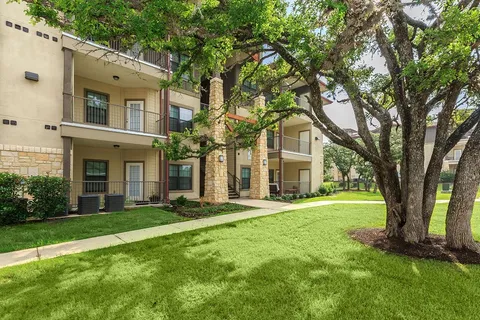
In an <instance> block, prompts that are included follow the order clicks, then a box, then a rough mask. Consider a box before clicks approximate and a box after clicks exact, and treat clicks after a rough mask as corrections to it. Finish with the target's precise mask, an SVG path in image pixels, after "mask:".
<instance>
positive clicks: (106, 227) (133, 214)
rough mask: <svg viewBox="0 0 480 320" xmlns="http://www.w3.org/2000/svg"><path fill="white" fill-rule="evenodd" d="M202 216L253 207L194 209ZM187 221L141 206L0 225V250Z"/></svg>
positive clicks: (232, 206)
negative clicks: (107, 212)
mask: <svg viewBox="0 0 480 320" xmlns="http://www.w3.org/2000/svg"><path fill="white" fill-rule="evenodd" d="M196 209H197V212H201V213H202V212H204V213H205V214H206V215H223V214H229V213H234V212H239V211H245V210H251V209H255V208H253V207H245V206H242V205H240V204H234V203H227V204H223V205H221V206H212V207H209V206H206V207H205V208H196ZM185 220H191V218H185V217H182V216H179V215H177V214H176V213H174V212H172V211H169V210H162V209H160V208H154V207H142V208H138V209H133V210H130V211H125V212H116V213H111V214H100V215H91V216H85V217H76V218H68V219H61V220H52V221H47V222H34V223H26V224H20V225H15V226H7V227H0V252H9V251H15V250H20V249H27V248H34V247H39V246H44V245H48V244H55V243H60V242H67V241H73V240H79V239H85V238H91V237H97V236H103V235H107V234H113V233H119V232H125V231H130V230H137V229H143V228H149V227H154V226H160V225H164V224H170V223H174V222H180V221H185Z"/></svg>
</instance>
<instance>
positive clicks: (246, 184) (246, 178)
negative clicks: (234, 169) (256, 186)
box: [242, 168, 251, 189]
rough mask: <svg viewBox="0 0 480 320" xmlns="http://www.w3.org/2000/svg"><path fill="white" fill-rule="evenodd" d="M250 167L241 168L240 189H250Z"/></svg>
mask: <svg viewBox="0 0 480 320" xmlns="http://www.w3.org/2000/svg"><path fill="white" fill-rule="evenodd" d="M250 173H251V170H250V168H242V189H250Z"/></svg>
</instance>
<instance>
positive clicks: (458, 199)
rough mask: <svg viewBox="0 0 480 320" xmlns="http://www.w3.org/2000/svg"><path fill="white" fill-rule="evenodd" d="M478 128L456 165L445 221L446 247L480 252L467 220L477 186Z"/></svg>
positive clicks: (479, 162) (479, 177)
mask: <svg viewBox="0 0 480 320" xmlns="http://www.w3.org/2000/svg"><path fill="white" fill-rule="evenodd" d="M479 153H480V125H477V127H476V128H475V130H474V132H473V133H472V135H471V136H470V139H469V140H468V142H467V145H466V146H465V150H464V152H463V154H462V157H461V158H460V161H459V162H458V167H457V172H456V174H455V182H454V184H453V191H452V197H451V198H450V203H449V205H448V211H447V218H446V237H447V246H448V247H450V248H452V249H468V250H473V251H476V252H480V247H479V246H478V244H477V243H475V241H474V239H473V236H472V228H471V225H470V220H471V218H472V211H473V206H474V204H475V197H476V194H477V189H478V185H479V183H480V170H479V167H480V156H479Z"/></svg>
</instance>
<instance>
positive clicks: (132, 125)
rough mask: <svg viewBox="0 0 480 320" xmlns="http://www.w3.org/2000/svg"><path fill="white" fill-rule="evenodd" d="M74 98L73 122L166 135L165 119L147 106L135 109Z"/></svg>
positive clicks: (94, 100) (139, 106)
mask: <svg viewBox="0 0 480 320" xmlns="http://www.w3.org/2000/svg"><path fill="white" fill-rule="evenodd" d="M71 97H72V120H73V122H74V123H82V124H87V125H92V126H98V127H107V128H113V129H120V130H125V131H130V132H143V133H150V134H156V135H165V133H166V130H165V117H164V116H163V115H161V114H159V113H156V112H151V111H146V110H145V109H144V108H145V105H144V104H143V106H142V104H141V103H138V104H136V105H135V107H127V106H121V105H116V104H113V103H109V102H105V101H100V100H98V99H89V98H84V97H78V96H71Z"/></svg>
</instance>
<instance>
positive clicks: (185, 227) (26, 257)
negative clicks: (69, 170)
mask: <svg viewBox="0 0 480 320" xmlns="http://www.w3.org/2000/svg"><path fill="white" fill-rule="evenodd" d="M232 202H234V203H239V204H243V205H247V206H253V207H257V208H260V209H256V210H250V211H245V212H238V213H232V214H227V215H223V216H216V217H210V218H204V219H197V220H190V221H186V222H179V223H173V224H168V225H163V226H158V227H152V228H146V229H140V230H133V231H128V232H122V233H116V234H111V235H106V236H100V237H94V238H88V239H83V240H77V241H71V242H64V243H59V244H53V245H48V246H43V247H38V248H32V249H25V250H20V251H13V252H7V253H2V254H0V268H4V267H8V266H13V265H18V264H24V263H28V262H31V261H38V260H44V259H50V258H55V257H59V256H64V255H69V254H74V253H79V252H85V251H89V250H94V249H100V248H105V247H111V246H117V245H121V244H124V243H131V242H136V241H142V240H145V239H149V238H154V237H160V236H165V235H169V234H174V233H180V232H184V231H189V230H195V229H201V228H205V227H210V226H216V225H221V224H225V223H229V222H235V221H240V220H245V219H251V218H256V217H262V216H269V215H272V214H276V213H279V212H284V211H290V210H299V209H305V208H312V207H319V206H326V205H332V204H384V202H383V201H317V202H309V203H301V204H290V203H284V202H275V201H265V200H250V199H238V200H235V201H232ZM439 202H440V201H439ZM447 202H448V200H447Z"/></svg>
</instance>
